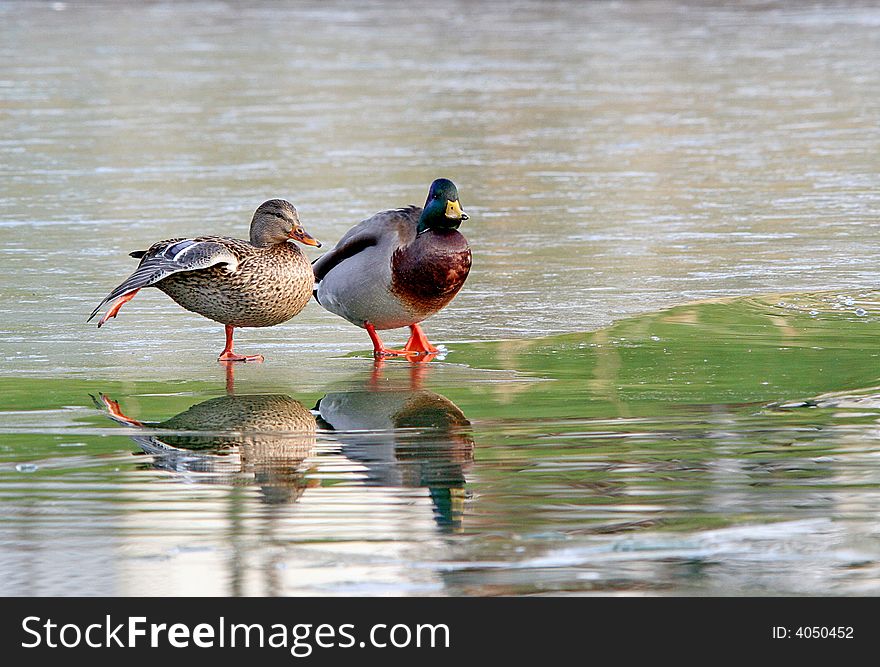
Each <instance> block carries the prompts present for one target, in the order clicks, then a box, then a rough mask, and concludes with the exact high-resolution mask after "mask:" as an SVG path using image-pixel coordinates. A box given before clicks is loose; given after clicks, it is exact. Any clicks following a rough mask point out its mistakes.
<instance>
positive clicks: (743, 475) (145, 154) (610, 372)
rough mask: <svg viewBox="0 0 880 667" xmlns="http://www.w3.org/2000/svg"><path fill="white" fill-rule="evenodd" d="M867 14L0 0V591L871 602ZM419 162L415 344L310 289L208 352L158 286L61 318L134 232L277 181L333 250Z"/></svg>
mask: <svg viewBox="0 0 880 667" xmlns="http://www.w3.org/2000/svg"><path fill="white" fill-rule="evenodd" d="M878 26H880V9H878V8H877V7H876V6H872V4H870V3H831V4H825V5H822V6H802V5H801V4H800V3H784V2H781V3H774V2H769V3H768V2H754V3H749V2H747V3H735V4H728V5H722V4H714V3H675V2H664V1H658V2H613V3H545V2H533V3H530V2H515V3H497V4H495V3H468V2H461V3H452V4H450V5H444V11H443V12H439V13H438V11H437V6H436V4H435V3H434V4H431V3H405V4H397V3H370V4H369V5H367V6H365V7H353V6H350V5H346V4H343V3H339V4H335V3H315V4H297V5H292V6H288V7H278V6H276V4H274V3H271V4H269V3H267V4H260V3H248V4H247V5H246V6H239V5H237V4H234V3H220V2H215V3H186V4H182V3H173V4H165V3H150V4H148V5H142V4H140V3H132V4H121V3H114V4H113V5H109V4H98V5H80V4H78V3H67V4H66V3H18V2H8V3H3V4H2V5H0V36H2V39H0V124H2V125H0V127H2V137H0V155H2V159H0V174H2V177H0V315H2V321H0V359H2V360H3V364H2V365H0V389H2V394H0V495H2V502H3V505H4V513H3V516H2V517H0V592H2V593H6V594H38V593H39V594H61V593H73V594H75V593H106V594H113V593H115V594H169V595H170V594H249V595H274V594H303V593H309V594H318V595H335V594H389V593H394V594H419V595H424V594H429V595H434V594H436V595H444V594H508V593H536V592H554V593H555V592H580V593H583V592H602V593H610V592H618V591H620V592H628V593H629V592H649V593H679V594H681V593H685V594H690V593H696V594H704V593H712V594H747V593H757V594H777V593H823V594H825V593H844V594H864V593H872V594H876V592H877V591H878V589H880V578H878V576H880V573H878V562H880V543H878V537H880V535H878V531H877V527H876V523H875V522H874V521H873V517H874V516H876V512H877V503H878V499H880V498H878V481H880V480H878V473H877V454H876V450H877V437H878V431H877V419H878V417H880V415H878V410H880V399H878V398H877V396H878V394H880V389H878V387H880V377H878V375H880V373H878V372H877V368H878V366H877V363H876V362H877V355H878V352H877V351H876V341H877V339H878V337H877V334H878V333H880V332H878V324H877V321H876V317H877V313H878V312H880V309H878V304H877V301H876V294H875V293H873V292H871V291H870V290H871V289H872V288H874V287H875V286H877V285H878V284H880V269H878V267H880V253H878V250H877V248H878V245H877V244H876V243H875V236H876V233H875V231H876V222H875V221H876V220H877V219H878V214H880V194H878V193H880V187H878V186H880V126H878V124H877V118H878V117H880V70H878V68H877V67H876V63H877V62H878V61H880V32H878ZM37 45H38V46H37ZM440 175H443V176H448V177H450V178H452V179H454V180H455V181H456V182H457V183H458V185H459V188H460V191H461V195H462V203H463V205H464V208H465V209H466V210H467V211H468V213H469V214H470V215H471V220H470V221H469V222H468V223H467V225H466V229H464V231H465V233H466V235H467V236H468V238H469V239H470V241H471V243H472V246H473V250H474V261H475V264H474V270H473V272H472V274H471V277H470V279H469V280H468V283H467V285H466V287H465V289H464V290H463V292H462V293H461V295H460V296H459V297H458V298H457V299H456V300H455V302H454V303H453V305H452V306H450V308H448V309H447V310H446V311H444V312H443V313H441V314H440V315H439V316H437V317H436V318H434V319H432V320H431V321H430V322H429V323H428V325H427V330H428V332H429V334H430V335H431V337H432V339H434V340H435V341H440V342H444V343H446V345H447V347H448V348H449V353H448V355H447V356H446V358H445V360H436V361H433V362H431V363H430V364H426V365H420V366H410V365H409V364H406V363H394V362H388V363H386V364H385V365H384V366H383V367H382V368H374V367H373V364H372V362H371V361H370V360H368V359H367V358H365V357H364V355H363V353H360V354H356V355H355V356H346V355H347V354H349V353H351V352H354V351H358V350H363V349H365V348H366V347H367V346H368V341H367V339H366V336H365V335H364V334H363V332H361V331H359V330H357V329H355V328H354V327H351V326H350V325H348V324H347V323H345V322H344V321H342V320H340V319H338V318H336V317H334V316H332V315H330V314H329V313H326V312H324V311H323V310H321V309H320V307H319V306H317V305H316V304H310V306H309V307H307V309H306V310H305V311H304V312H303V313H302V314H301V315H299V316H298V317H297V318H295V319H294V320H293V321H291V322H289V323H287V324H285V325H282V326H279V327H275V328H272V329H269V330H258V331H257V330H255V331H242V332H241V334H240V335H237V341H238V349H240V351H241V352H245V353H255V352H262V353H263V354H265V355H266V358H267V363H265V364H262V365H251V364H248V365H246V366H240V367H237V368H236V369H235V371H234V372H235V377H234V378H232V377H226V372H225V369H224V368H223V367H221V366H220V365H219V364H216V363H215V362H214V359H215V358H216V355H217V353H218V352H219V350H220V348H221V347H222V332H221V331H220V330H219V327H218V326H217V325H215V324H213V323H210V322H207V321H205V320H202V319H200V318H197V317H195V316H193V315H191V314H189V313H186V312H184V311H182V310H180V309H179V308H176V307H175V306H174V305H173V304H171V303H170V302H169V301H168V300H167V298H166V297H164V296H163V295H161V294H159V293H158V292H156V293H154V294H151V293H148V292H147V293H142V294H139V295H138V297H137V299H135V300H134V301H132V302H131V303H130V304H128V305H127V306H126V308H125V309H124V310H123V311H122V313H121V315H120V317H119V318H118V319H117V320H114V321H112V322H111V323H110V325H109V326H107V327H104V328H103V329H101V330H100V331H98V330H96V329H95V328H94V327H93V325H86V324H85V322H84V320H85V317H86V316H87V315H88V313H89V312H90V311H91V309H92V308H93V307H94V305H95V304H96V303H97V302H98V301H100V299H101V298H102V297H103V296H104V294H106V292H107V291H108V290H109V289H110V288H111V287H112V286H113V285H115V284H116V283H117V282H118V281H119V279H120V278H121V277H124V275H127V272H128V271H129V270H130V269H131V266H132V263H131V260H130V258H128V257H127V255H126V253H127V252H128V251H130V250H133V249H137V248H143V247H146V245H147V244H149V243H150V242H152V241H154V240H157V239H160V238H167V237H171V236H177V235H182V234H197V233H204V232H216V233H221V234H226V235H236V236H242V235H244V234H245V230H246V227H247V223H248V221H249V218H250V215H251V213H252V211H253V209H254V208H255V207H256V206H257V205H258V204H259V203H260V202H261V201H263V200H265V199H268V198H270V197H275V196H281V197H285V198H288V199H290V200H291V201H293V202H294V203H295V204H296V205H297V207H298V209H299V210H300V214H301V217H302V220H303V222H304V223H305V224H306V226H307V228H308V229H309V231H311V232H312V233H314V235H315V236H317V237H318V238H320V239H322V240H324V241H328V242H331V243H332V242H333V241H335V240H336V239H337V238H338V237H339V236H340V235H341V233H342V232H344V231H345V230H346V229H347V228H348V227H349V226H350V225H351V224H353V223H354V222H357V221H358V220H360V219H362V218H363V217H366V216H368V215H370V214H372V213H374V212H375V211H377V210H380V209H383V208H388V207H392V206H399V205H403V204H407V203H420V202H421V201H422V200H423V198H424V195H425V190H426V188H427V185H428V184H429V183H430V181H431V180H432V179H433V178H435V177H437V176H440ZM309 253H310V254H311V255H312V256H316V255H317V254H318V252H312V251H311V250H309ZM777 292H779V293H785V294H787V296H785V295H784V296H773V297H767V296H766V295H767V294H771V293H777ZM732 295H737V296H741V297H744V298H741V299H738V300H732V301H731V300H720V301H719V300H717V299H718V298H719V297H726V296H732ZM699 299H704V300H705V299H715V300H710V301H703V302H700V303H696V304H694V305H678V304H686V303H688V302H693V301H695V300H699ZM671 306H677V307H675V308H673V309H671V310H669V309H668V308H669V307H671ZM615 321H617V323H616V324H612V323H613V322H615ZM583 332H591V333H583ZM538 336H551V337H546V338H536V337H538ZM390 338H391V340H392V341H395V336H394V335H392V336H391V337H390ZM499 339H505V340H504V341H503V342H497V341H498V340H499ZM493 341H496V342H493ZM395 342H396V341H395Z"/></svg>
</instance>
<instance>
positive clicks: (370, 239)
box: [312, 206, 422, 281]
mask: <svg viewBox="0 0 880 667" xmlns="http://www.w3.org/2000/svg"><path fill="white" fill-rule="evenodd" d="M421 213H422V209H420V208H418V207H416V206H408V207H407V208H398V209H393V210H391V211H382V212H381V213H377V214H376V215H374V216H373V217H371V218H367V219H366V220H363V221H361V222H359V223H358V224H356V225H355V226H354V227H352V228H351V229H349V230H348V231H347V232H346V233H345V234H343V235H342V238H341V239H339V242H338V243H337V244H336V245H335V246H334V247H333V249H332V250H330V251H329V252H326V253H324V254H323V255H321V256H320V257H319V258H318V259H317V260H315V262H314V263H313V264H312V270H313V271H314V273H315V280H316V281H320V280H321V279H322V278H323V277H324V276H326V275H327V274H328V273H330V270H331V269H333V268H335V267H336V266H338V265H339V264H340V263H341V262H343V261H345V260H346V259H348V258H349V257H352V256H354V255H356V254H357V253H359V252H360V251H362V250H364V249H366V248H369V247H370V246H374V245H378V244H379V243H381V242H382V241H383V239H386V238H389V236H390V239H389V240H392V241H393V242H395V244H401V245H403V244H406V243H409V242H410V241H412V239H414V238H415V236H416V224H417V223H418V219H419V215H421ZM392 235H393V236H392Z"/></svg>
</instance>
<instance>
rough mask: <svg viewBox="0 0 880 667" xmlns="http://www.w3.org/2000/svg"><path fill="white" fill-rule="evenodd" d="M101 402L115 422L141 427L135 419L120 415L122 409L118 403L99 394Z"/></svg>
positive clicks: (140, 423)
mask: <svg viewBox="0 0 880 667" xmlns="http://www.w3.org/2000/svg"><path fill="white" fill-rule="evenodd" d="M101 402H102V403H103V404H104V407H105V408H107V412H109V413H110V416H112V417H113V418H114V419H115V420H116V421H120V422H124V423H126V424H128V425H129V426H143V423H142V422H139V421H138V420H137V419H132V418H131V417H126V416H125V415H124V414H122V409H121V408H120V407H119V403H117V402H116V401H114V400H113V399H112V398H110V397H109V396H107V395H105V394H101Z"/></svg>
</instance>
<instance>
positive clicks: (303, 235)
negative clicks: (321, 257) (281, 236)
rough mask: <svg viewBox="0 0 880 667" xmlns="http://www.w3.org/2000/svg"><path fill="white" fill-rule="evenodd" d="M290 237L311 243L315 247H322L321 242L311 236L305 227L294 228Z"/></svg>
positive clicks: (306, 243)
mask: <svg viewBox="0 0 880 667" xmlns="http://www.w3.org/2000/svg"><path fill="white" fill-rule="evenodd" d="M290 238H292V239H293V240H294V241H299V242H300V243H302V244H303V245H310V246H312V247H315V248H320V247H321V242H320V241H319V240H318V239H316V238H315V237H314V236H311V235H310V234H309V233H308V232H307V231H306V230H304V229H294V230H293V231H292V232H291V234H290Z"/></svg>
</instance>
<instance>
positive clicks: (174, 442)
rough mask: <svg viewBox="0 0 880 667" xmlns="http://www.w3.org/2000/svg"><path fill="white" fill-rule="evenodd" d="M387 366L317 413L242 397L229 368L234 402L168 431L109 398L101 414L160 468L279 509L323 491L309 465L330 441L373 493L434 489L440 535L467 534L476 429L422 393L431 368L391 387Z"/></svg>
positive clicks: (171, 424) (186, 415)
mask: <svg viewBox="0 0 880 667" xmlns="http://www.w3.org/2000/svg"><path fill="white" fill-rule="evenodd" d="M383 364H384V362H382V361H377V362H376V363H375V366H374V368H373V370H372V372H371V374H370V376H369V377H368V378H367V380H366V382H364V381H363V380H360V381H358V383H357V387H358V389H357V390H354V391H336V392H330V393H327V394H326V395H325V396H324V397H323V398H321V399H320V400H319V401H318V403H317V405H316V406H315V408H314V409H313V410H311V411H310V410H308V409H307V408H306V407H305V406H303V404H302V403H300V402H299V401H297V400H295V399H293V398H291V397H290V396H287V395H284V394H264V395H263V394H261V395H236V394H235V393H234V377H233V371H232V368H231V364H229V365H228V368H227V392H228V395H226V396H221V397H219V398H212V399H209V400H207V401H204V402H202V403H198V404H196V405H193V406H192V407H190V408H189V409H188V410H185V411H184V412H181V413H180V414H178V415H175V416H174V417H171V418H170V419H167V420H165V421H162V422H142V421H139V420H137V419H135V418H132V417H130V416H128V415H126V414H125V413H124V412H123V410H122V407H121V406H120V404H119V403H118V402H117V401H115V400H113V399H112V398H111V397H109V396H107V395H104V394H101V395H100V404H101V405H102V406H103V407H104V408H105V409H106V411H107V413H108V414H109V416H110V418H111V419H113V420H114V421H116V422H118V423H120V424H124V425H125V426H130V427H135V428H138V429H143V431H144V433H143V434H142V435H141V434H136V435H133V436H131V437H132V439H133V440H134V441H135V442H136V443H137V444H138V445H139V446H140V448H141V449H142V450H143V451H144V452H145V453H146V454H149V455H151V456H152V457H153V459H152V465H153V467H155V468H158V469H160V470H167V471H169V472H174V473H177V474H181V475H190V476H192V477H193V478H194V479H198V480H199V481H203V482H209V483H218V484H231V485H247V484H253V483H256V484H257V485H258V486H259V487H260V490H261V493H262V499H263V500H264V501H265V502H267V503H271V504H278V503H289V502H294V501H296V500H297V499H298V498H299V497H300V496H301V495H302V493H303V492H304V490H305V489H306V488H307V487H308V486H315V485H316V484H317V483H318V482H317V481H316V480H314V479H308V478H307V466H306V465H305V460H306V459H307V458H308V457H309V456H310V454H312V452H313V448H314V445H315V440H316V432H317V430H318V429H321V430H326V431H332V433H328V434H327V435H328V436H330V437H331V438H332V440H334V441H336V442H338V443H340V445H341V453H342V454H343V455H344V456H345V457H347V458H348V459H349V460H351V461H353V462H356V463H358V464H359V465H360V466H363V467H364V468H365V469H366V477H365V480H364V483H365V484H366V485H369V486H384V487H390V488H401V487H403V488H427V490H428V493H429V495H430V498H431V502H432V504H433V508H434V517H435V520H436V523H437V525H438V526H439V527H440V528H441V529H442V530H455V529H457V528H460V526H461V517H462V511H463V505H464V500H465V471H466V470H467V468H468V466H469V465H470V464H471V463H472V462H473V450H474V440H473V436H472V434H471V429H470V422H469V421H468V420H467V418H466V417H465V416H464V414H463V413H462V411H461V410H460V409H459V408H458V406H456V405H455V404H454V403H453V402H452V401H450V400H449V399H447V398H445V397H444V396H441V395H440V394H437V393H435V392H433V391H429V390H426V389H422V388H421V382H422V379H423V377H424V375H425V373H426V372H428V367H427V366H426V365H425V364H424V363H411V364H408V365H409V370H408V375H407V376H406V377H405V378H400V377H399V376H396V375H395V376H392V377H387V378H385V377H383V370H382V367H383ZM316 415H317V418H316Z"/></svg>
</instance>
